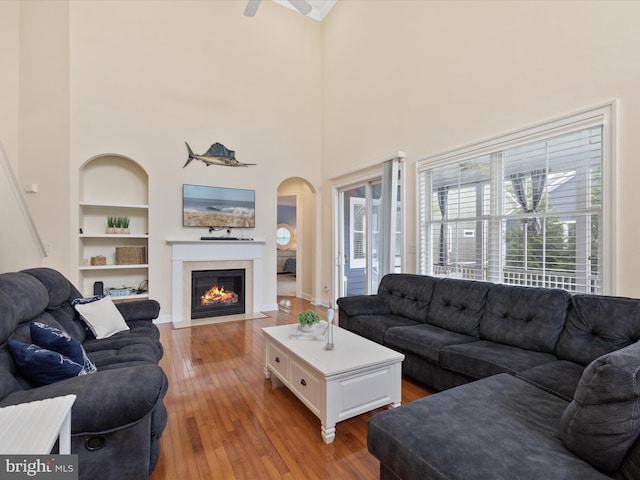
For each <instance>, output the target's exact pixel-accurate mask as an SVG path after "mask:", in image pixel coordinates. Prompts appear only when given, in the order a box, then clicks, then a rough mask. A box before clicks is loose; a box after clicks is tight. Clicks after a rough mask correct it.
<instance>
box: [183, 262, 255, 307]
mask: <svg viewBox="0 0 640 480" xmlns="http://www.w3.org/2000/svg"><path fill="white" fill-rule="evenodd" d="M242 313H245V270H244V269H242V268H232V269H223V270H193V271H192V272H191V319H197V318H209V317H220V316H224V315H236V314H242Z"/></svg>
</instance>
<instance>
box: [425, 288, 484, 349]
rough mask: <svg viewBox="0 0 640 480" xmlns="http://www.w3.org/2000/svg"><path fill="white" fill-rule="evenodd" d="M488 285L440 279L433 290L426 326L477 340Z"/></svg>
mask: <svg viewBox="0 0 640 480" xmlns="http://www.w3.org/2000/svg"><path fill="white" fill-rule="evenodd" d="M491 285H492V284H491V283H487V282H476V281H472V280H458V279H451V278H443V279H440V281H439V282H438V283H437V284H436V286H435V289H434V291H433V297H432V298H431V304H430V306H429V312H428V313H427V323H429V324H431V325H436V326H437V327H442V328H445V329H447V330H451V331H453V332H458V333H462V334H464V335H471V336H473V337H477V336H478V328H479V326H480V318H481V317H482V312H483V311H484V307H485V303H486V301H487V293H488V292H489V287H490V286H491Z"/></svg>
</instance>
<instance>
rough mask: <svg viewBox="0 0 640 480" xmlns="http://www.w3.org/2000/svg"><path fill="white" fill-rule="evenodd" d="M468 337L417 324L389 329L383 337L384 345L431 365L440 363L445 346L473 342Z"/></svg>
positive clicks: (472, 338)
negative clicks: (421, 359) (410, 354)
mask: <svg viewBox="0 0 640 480" xmlns="http://www.w3.org/2000/svg"><path fill="white" fill-rule="evenodd" d="M477 340H478V339H477V338H475V337H471V336H469V335H462V334H460V333H456V332H450V331H449V330H445V329H444V328H440V327H435V326H433V325H426V324H419V325H411V326H408V327H391V328H389V329H388V330H387V332H386V333H385V335H384V344H385V345H386V346H388V347H390V348H393V349H396V350H400V351H402V352H408V353H413V354H414V355H417V356H419V357H421V358H424V359H427V360H428V361H430V362H431V363H433V364H435V365H438V364H439V363H440V350H441V349H442V347H444V346H446V345H452V344H459V343H469V342H475V341H477Z"/></svg>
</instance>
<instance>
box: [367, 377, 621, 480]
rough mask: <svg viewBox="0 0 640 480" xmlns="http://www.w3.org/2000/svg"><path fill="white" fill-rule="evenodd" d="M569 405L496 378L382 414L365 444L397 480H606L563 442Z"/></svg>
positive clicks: (516, 381) (512, 379)
mask: <svg viewBox="0 0 640 480" xmlns="http://www.w3.org/2000/svg"><path fill="white" fill-rule="evenodd" d="M566 406H567V402H566V401H564V400H562V399H560V398H558V397H556V396H554V395H551V394H549V393H547V392H545V391H543V390H541V389H539V388H536V387H534V386H533V385H530V384H528V383H526V382H524V381H522V380H520V379H518V378H515V377H513V376H511V375H496V376H493V377H490V378H486V379H484V380H479V381H477V382H472V383H469V384H466V385H462V386H460V387H456V388H453V389H451V390H446V391H443V392H440V393H436V394H433V395H430V396H428V397H425V398H421V399H419V400H416V401H413V402H411V403H406V404H404V405H402V406H400V407H398V408H394V409H389V410H384V411H382V412H380V413H377V414H376V415H374V416H372V417H371V419H370V420H369V424H368V429H367V445H368V448H369V451H370V452H371V453H372V454H373V455H374V456H376V457H377V458H378V459H379V460H380V462H381V463H382V464H384V465H386V466H387V467H388V468H389V469H390V470H392V471H393V472H394V473H395V475H396V476H397V478H413V479H417V478H422V479H427V478H429V479H442V480H445V479H446V480H487V479H504V480H507V479H527V480H538V479H545V480H548V479H555V480H568V479H573V480H588V479H589V480H590V479H602V480H606V479H607V478H609V477H606V476H605V475H603V474H601V473H599V472H597V471H596V470H595V469H594V468H593V467H592V466H591V465H589V464H588V463H587V462H585V461H583V460H582V459H580V458H578V457H576V456H575V455H573V454H572V453H571V452H569V451H568V450H567V449H566V448H565V447H564V445H563V444H562V441H561V440H560V438H558V435H557V428H558V421H559V419H560V416H561V415H562V412H563V411H564V409H565V408H566Z"/></svg>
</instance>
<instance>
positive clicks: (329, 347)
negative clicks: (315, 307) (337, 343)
mask: <svg viewBox="0 0 640 480" xmlns="http://www.w3.org/2000/svg"><path fill="white" fill-rule="evenodd" d="M335 314H336V313H335V311H334V310H333V308H331V306H329V309H328V310H327V344H326V345H325V346H324V349H325V350H333V318H334V317H335Z"/></svg>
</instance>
